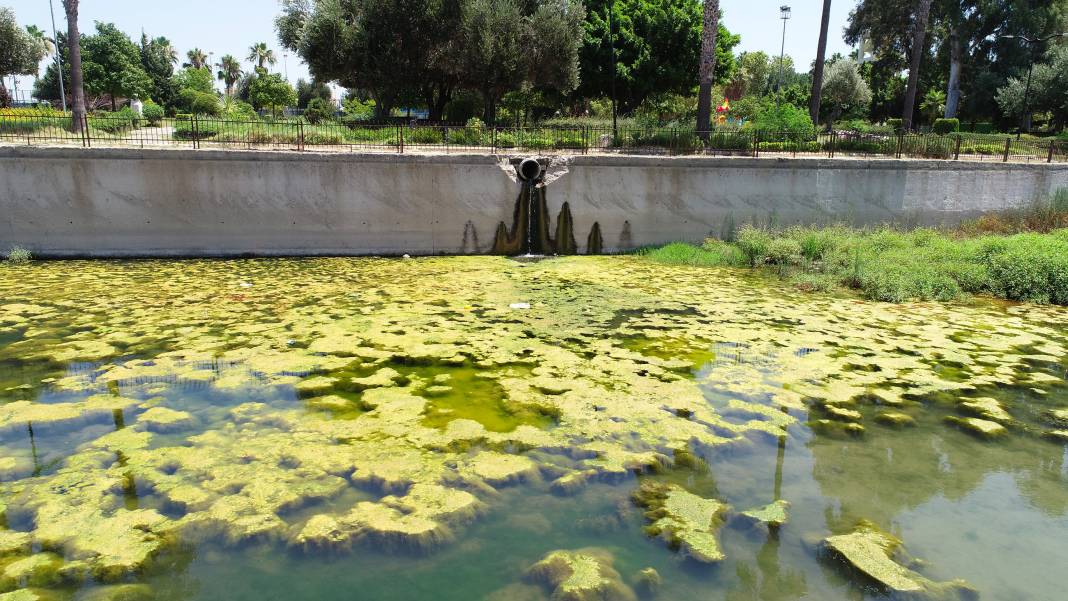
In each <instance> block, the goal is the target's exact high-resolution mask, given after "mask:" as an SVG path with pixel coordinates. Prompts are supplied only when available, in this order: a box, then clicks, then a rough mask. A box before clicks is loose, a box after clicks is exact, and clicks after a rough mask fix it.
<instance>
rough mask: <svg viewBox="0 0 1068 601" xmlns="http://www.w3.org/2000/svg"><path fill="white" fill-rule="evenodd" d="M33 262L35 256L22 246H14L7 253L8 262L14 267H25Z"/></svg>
mask: <svg viewBox="0 0 1068 601" xmlns="http://www.w3.org/2000/svg"><path fill="white" fill-rule="evenodd" d="M31 260H33V254H32V253H31V252H30V251H28V250H26V249H25V248H23V247H21V246H13V247H11V250H9V251H8V253H7V262H8V263H11V264H12V265H25V264H26V263H29V262H30V261H31Z"/></svg>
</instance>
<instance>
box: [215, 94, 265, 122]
mask: <svg viewBox="0 0 1068 601" xmlns="http://www.w3.org/2000/svg"><path fill="white" fill-rule="evenodd" d="M223 116H224V117H226V118H227V119H230V120H234V121H259V120H260V115H259V113H257V112H256V109H254V108H252V105H251V104H249V103H247V102H245V101H243V100H237V99H234V98H227V99H226V101H225V102H224V103H223Z"/></svg>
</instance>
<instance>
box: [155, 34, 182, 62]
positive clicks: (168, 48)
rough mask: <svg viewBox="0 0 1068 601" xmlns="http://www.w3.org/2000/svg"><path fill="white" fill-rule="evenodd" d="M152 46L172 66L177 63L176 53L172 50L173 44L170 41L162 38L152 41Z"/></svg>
mask: <svg viewBox="0 0 1068 601" xmlns="http://www.w3.org/2000/svg"><path fill="white" fill-rule="evenodd" d="M152 45H153V46H155V47H157V48H159V53H160V54H161V55H163V56H165V57H167V59H168V60H169V61H170V62H171V64H172V65H174V64H177V63H178V51H177V50H175V49H174V44H172V43H171V41H170V40H168V39H167V38H165V37H163V36H159V37H158V38H156V39H154V40H152Z"/></svg>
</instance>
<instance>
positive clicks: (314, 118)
mask: <svg viewBox="0 0 1068 601" xmlns="http://www.w3.org/2000/svg"><path fill="white" fill-rule="evenodd" d="M334 112H335V108H334V103H333V102H332V101H330V100H329V99H325V98H321V97H318V96H317V97H315V98H312V99H311V102H309V103H308V108H307V109H305V110H304V118H305V119H307V120H308V123H311V124H313V125H314V124H316V123H319V122H321V121H327V120H330V119H333V118H334Z"/></svg>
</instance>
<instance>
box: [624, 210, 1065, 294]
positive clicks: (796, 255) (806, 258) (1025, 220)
mask: <svg viewBox="0 0 1068 601" xmlns="http://www.w3.org/2000/svg"><path fill="white" fill-rule="evenodd" d="M639 254H640V255H642V256H643V257H645V258H646V259H648V260H650V261H656V262H659V263H666V264H673V265H688V266H694V267H747V268H751V269H758V270H765V271H771V272H774V273H777V274H778V275H779V277H781V278H783V279H785V280H787V281H790V282H791V283H793V284H794V285H796V286H797V287H798V288H799V289H801V290H806V291H811V292H827V291H830V290H834V289H836V288H842V287H845V288H852V289H854V290H856V291H857V292H859V293H860V295H861V296H863V297H865V298H868V299H871V300H877V301H887V302H895V303H899V302H905V301H910V300H937V301H952V300H959V299H962V298H966V297H967V296H969V295H972V294H990V295H993V296H997V297H1000V298H1005V299H1009V300H1017V301H1029V302H1034V303H1043V304H1057V305H1068V191H1062V192H1061V193H1059V194H1058V195H1057V196H1055V197H1054V198H1053V199H1052V200H1051V201H1049V202H1043V203H1037V204H1036V205H1034V206H1032V207H1029V208H1027V209H1018V210H1014V211H1007V212H1005V213H1001V214H996V215H989V216H985V217H982V218H980V219H978V220H976V221H974V222H970V223H966V224H963V225H962V226H960V227H959V228H957V229H953V230H933V229H916V230H912V231H904V230H899V229H894V228H891V227H880V228H869V229H855V228H849V227H845V226H830V227H791V228H786V229H780V230H771V229H767V228H759V227H754V226H744V227H742V228H741V229H740V230H739V231H738V233H737V235H736V237H735V240H734V241H732V242H724V241H721V240H715V239H709V240H706V241H705V242H704V244H702V245H700V246H696V245H691V244H684V243H673V244H668V245H667V246H663V247H660V248H654V249H646V250H643V251H640V252H639Z"/></svg>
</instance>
